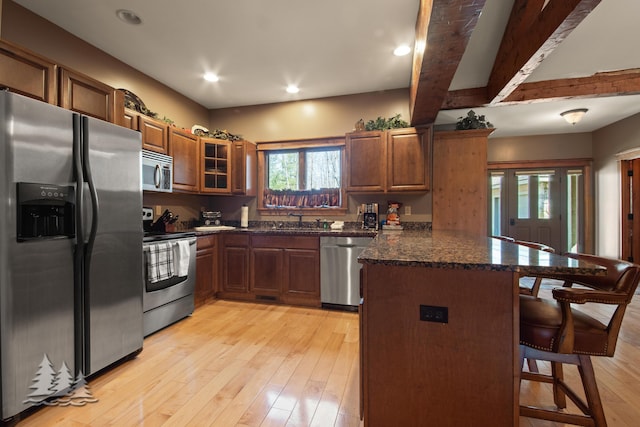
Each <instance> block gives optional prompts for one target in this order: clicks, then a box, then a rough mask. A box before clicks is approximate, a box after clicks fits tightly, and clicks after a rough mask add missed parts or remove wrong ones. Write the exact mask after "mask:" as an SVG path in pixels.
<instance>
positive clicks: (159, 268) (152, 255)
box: [146, 242, 174, 283]
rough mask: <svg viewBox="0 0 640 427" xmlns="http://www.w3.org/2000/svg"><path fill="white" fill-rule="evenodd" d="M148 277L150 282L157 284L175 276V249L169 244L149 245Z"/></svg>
mask: <svg viewBox="0 0 640 427" xmlns="http://www.w3.org/2000/svg"><path fill="white" fill-rule="evenodd" d="M146 254H147V256H148V257H149V258H148V262H147V275H148V277H149V282H151V283H156V282H159V281H161V280H166V279H169V278H170V277H172V276H173V275H174V265H173V262H174V261H173V248H172V245H171V243H169V242H159V243H154V244H151V245H149V252H146Z"/></svg>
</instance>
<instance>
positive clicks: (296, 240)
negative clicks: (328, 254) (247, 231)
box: [251, 235, 320, 250]
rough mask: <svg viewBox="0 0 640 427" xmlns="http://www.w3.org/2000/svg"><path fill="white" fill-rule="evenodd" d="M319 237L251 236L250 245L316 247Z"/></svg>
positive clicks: (297, 247) (259, 246)
mask: <svg viewBox="0 0 640 427" xmlns="http://www.w3.org/2000/svg"><path fill="white" fill-rule="evenodd" d="M319 245H320V238H318V237H316V236H292V235H287V236H273V235H266V236H251V246H252V247H254V248H281V249H316V250H317V249H318V248H319Z"/></svg>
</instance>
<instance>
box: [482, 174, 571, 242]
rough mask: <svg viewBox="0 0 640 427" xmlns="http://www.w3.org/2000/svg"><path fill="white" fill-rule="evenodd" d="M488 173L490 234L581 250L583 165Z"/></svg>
mask: <svg viewBox="0 0 640 427" xmlns="http://www.w3.org/2000/svg"><path fill="white" fill-rule="evenodd" d="M489 175H490V190H489V194H490V198H489V221H490V224H489V230H490V234H491V235H494V236H497V235H504V236H510V237H513V238H515V239H517V240H527V241H532V242H538V243H544V244H546V245H549V246H551V247H553V248H555V249H556V251H558V252H577V251H580V250H582V248H583V247H584V239H583V236H582V232H581V230H582V229H583V227H581V224H582V218H583V213H582V212H583V202H582V200H583V191H582V185H583V184H582V175H583V173H582V169H568V168H544V169H502V170H490V171H489Z"/></svg>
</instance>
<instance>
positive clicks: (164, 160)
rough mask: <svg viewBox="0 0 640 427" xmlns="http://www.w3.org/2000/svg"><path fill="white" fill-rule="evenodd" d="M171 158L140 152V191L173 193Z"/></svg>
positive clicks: (149, 152)
mask: <svg viewBox="0 0 640 427" xmlns="http://www.w3.org/2000/svg"><path fill="white" fill-rule="evenodd" d="M172 174H173V158H172V157H171V156H167V155H164V154H160V153H155V152H153V151H149V150H142V189H143V190H145V191H159V192H163V193H171V192H173V176H172Z"/></svg>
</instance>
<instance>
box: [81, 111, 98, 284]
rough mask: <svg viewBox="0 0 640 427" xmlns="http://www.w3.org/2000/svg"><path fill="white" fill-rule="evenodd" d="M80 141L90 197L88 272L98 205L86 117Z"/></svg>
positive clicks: (83, 119)
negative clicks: (81, 142) (81, 141)
mask: <svg viewBox="0 0 640 427" xmlns="http://www.w3.org/2000/svg"><path fill="white" fill-rule="evenodd" d="M82 140H83V144H84V146H83V150H82V152H83V159H82V164H83V166H84V177H85V182H87V183H88V184H89V195H90V196H91V228H90V229H89V238H88V240H87V246H86V248H85V254H86V258H85V264H86V271H87V272H88V271H89V264H90V263H91V253H92V251H93V244H94V242H95V240H96V234H97V232H98V221H99V218H98V215H99V214H98V212H99V209H98V208H99V203H98V192H97V190H96V185H95V182H94V181H93V176H92V175H91V162H90V161H89V143H90V142H91V141H90V136H89V118H88V117H86V116H83V117H82Z"/></svg>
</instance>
